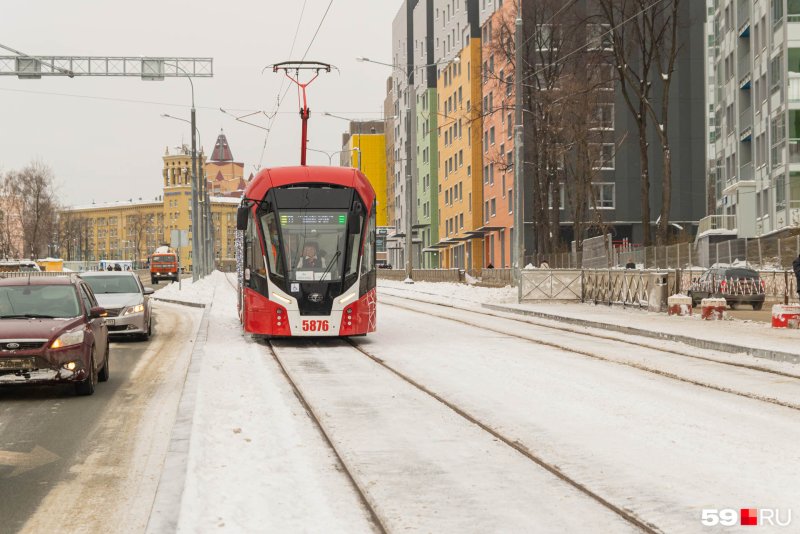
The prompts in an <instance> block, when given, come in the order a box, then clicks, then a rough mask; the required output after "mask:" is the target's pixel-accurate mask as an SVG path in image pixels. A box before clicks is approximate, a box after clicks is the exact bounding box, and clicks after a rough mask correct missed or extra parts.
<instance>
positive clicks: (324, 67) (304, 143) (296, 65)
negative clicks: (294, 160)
mask: <svg viewBox="0 0 800 534" xmlns="http://www.w3.org/2000/svg"><path fill="white" fill-rule="evenodd" d="M301 70H313V71H314V76H312V77H311V79H310V80H308V81H307V82H305V83H303V82H301V81H300V71H301ZM279 71H283V73H284V74H285V75H286V77H287V78H289V80H291V81H292V82H293V83H294V84H295V85H297V88H298V90H299V91H300V92H301V94H302V105H301V107H300V119H301V120H302V121H303V127H302V134H301V135H302V139H301V140H300V165H302V166H303V167H305V166H306V152H307V150H306V149H307V148H308V118H309V117H310V116H311V109H309V107H308V99H307V94H306V88H307V87H308V86H309V85H311V84H312V83H313V82H314V80H316V79H317V77H319V73H320V72H322V71H325V72H330V71H331V65H329V64H327V63H320V62H319V61H284V62H282V63H276V64H275V65H273V66H272V72H279ZM289 71H294V72H295V75H294V76H292V75H291V74H289Z"/></svg>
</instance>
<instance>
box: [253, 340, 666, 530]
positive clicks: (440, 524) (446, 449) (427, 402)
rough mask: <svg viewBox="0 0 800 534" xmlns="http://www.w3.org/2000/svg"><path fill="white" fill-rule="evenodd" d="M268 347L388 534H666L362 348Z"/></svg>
mask: <svg viewBox="0 0 800 534" xmlns="http://www.w3.org/2000/svg"><path fill="white" fill-rule="evenodd" d="M266 345H267V346H268V348H269V350H270V353H271V355H272V357H273V358H274V359H275V361H276V362H277V364H278V365H279V366H280V368H281V370H282V371H283V374H284V376H285V378H286V380H287V381H288V382H289V384H290V385H291V387H292V389H293V391H294V393H295V395H296V396H297V398H298V399H299V400H300V402H301V403H302V404H303V406H304V407H305V408H306V410H307V411H308V413H309V416H310V417H311V418H312V419H313V421H314V423H315V424H316V426H317V428H318V429H319V431H320V433H321V434H322V435H323V436H324V438H325V440H326V442H327V443H328V445H329V446H330V448H331V450H332V451H333V453H334V454H335V455H336V457H337V458H338V459H339V462H340V463H341V466H342V469H343V470H344V471H345V473H346V474H347V476H348V477H349V479H350V481H351V482H352V484H353V486H354V487H355V488H356V490H357V491H358V494H359V495H360V497H361V500H362V502H363V503H364V506H365V507H366V508H367V509H368V510H369V513H370V515H371V516H372V518H373V520H374V522H375V524H376V527H377V528H378V529H380V530H381V531H382V532H394V531H399V530H408V529H410V530H418V531H464V532H466V531H475V532H485V531H491V530H497V529H500V530H508V531H522V530H526V529H529V528H531V526H532V525H540V531H542V532H550V531H553V532H578V531H589V530H591V529H592V528H593V527H594V526H596V525H597V524H604V525H606V526H607V527H609V528H611V529H612V530H613V531H615V532H623V531H630V532H647V533H656V532H661V530H660V529H658V528H657V527H655V526H654V525H652V524H651V523H649V522H647V521H646V520H644V519H642V518H640V517H639V516H638V515H637V514H636V513H634V512H633V511H631V510H629V509H627V508H625V507H623V506H619V505H617V504H614V503H613V502H611V501H610V500H608V499H606V498H605V497H603V496H602V495H600V494H599V493H596V492H595V491H593V490H592V489H590V488H589V487H588V486H587V485H585V484H582V483H581V482H580V481H578V480H576V479H574V478H573V477H571V476H569V475H568V474H567V473H565V472H564V471H563V470H562V469H560V468H559V466H558V465H556V464H555V463H552V462H548V461H547V460H545V459H544V458H542V457H540V456H538V455H537V454H536V453H535V452H534V451H533V450H531V449H530V448H529V447H528V446H526V445H525V444H523V443H521V442H520V441H519V440H516V439H513V438H510V437H508V436H507V435H505V434H504V433H503V432H501V431H499V430H498V429H496V428H494V427H492V426H491V425H490V424H488V423H486V422H484V421H482V420H480V419H479V418H478V417H476V416H474V415H473V414H471V413H469V411H467V410H466V409H464V408H463V407H460V406H458V405H457V404H455V403H453V402H451V401H449V400H447V399H446V398H444V397H443V396H442V395H440V394H437V393H436V392H435V391H433V390H432V389H430V388H428V387H426V386H425V385H423V384H422V383H421V382H419V381H417V380H415V379H414V378H412V377H411V376H409V375H407V374H405V373H403V372H402V371H400V370H399V369H397V368H395V367H393V366H391V365H389V364H387V363H386V362H385V361H384V360H382V359H381V358H380V357H378V356H376V355H374V354H372V353H370V352H369V351H367V350H365V349H364V348H363V347H361V346H359V344H358V342H356V341H354V340H351V339H346V340H339V339H324V338H317V339H314V340H301V341H298V340H281V341H279V342H277V343H276V342H275V341H267V342H266ZM317 355H318V356H319V357H317ZM354 355H357V358H353V356H354ZM331 377H333V378H331ZM353 378H356V379H357V380H359V381H358V382H356V381H355V380H352V379H353ZM365 379H366V380H365ZM418 436H419V437H422V439H417V437H418ZM476 481H480V482H479V483H476ZM570 505H572V506H570Z"/></svg>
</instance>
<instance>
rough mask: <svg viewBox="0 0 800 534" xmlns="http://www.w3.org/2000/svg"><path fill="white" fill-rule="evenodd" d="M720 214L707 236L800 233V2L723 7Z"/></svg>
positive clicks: (754, 1)
mask: <svg viewBox="0 0 800 534" xmlns="http://www.w3.org/2000/svg"><path fill="white" fill-rule="evenodd" d="M713 24H714V40H715V45H716V47H715V49H714V52H715V53H716V56H715V71H716V72H715V74H716V76H715V79H714V92H715V105H716V108H715V120H714V123H715V131H714V136H713V137H714V153H715V157H716V161H715V164H714V165H713V167H712V171H713V173H714V175H715V184H714V186H715V187H714V197H715V199H716V206H715V207H716V210H715V213H713V214H709V217H707V218H706V219H704V220H703V221H702V224H701V228H700V231H701V232H711V231H716V232H719V231H725V230H727V231H728V232H729V233H732V234H736V235H738V237H755V236H764V235H767V234H773V233H776V232H783V231H787V230H789V229H791V228H796V227H798V226H800V3H798V2H793V1H791V0H789V1H787V0H770V1H767V0H716V1H715V2H714V12H713Z"/></svg>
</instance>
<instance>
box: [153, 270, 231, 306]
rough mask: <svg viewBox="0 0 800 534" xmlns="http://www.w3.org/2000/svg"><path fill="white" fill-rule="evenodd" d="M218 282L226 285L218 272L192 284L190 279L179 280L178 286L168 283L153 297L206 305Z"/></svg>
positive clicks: (222, 276) (175, 283) (211, 297)
mask: <svg viewBox="0 0 800 534" xmlns="http://www.w3.org/2000/svg"><path fill="white" fill-rule="evenodd" d="M220 282H221V283H223V284H227V282H226V281H225V275H224V274H222V273H221V272H219V271H214V272H213V273H211V274H210V275H208V276H206V277H205V278H201V279H200V280H198V281H197V282H192V279H191V278H187V279H184V280H181V283H180V284H178V282H170V284H169V285H167V287H165V288H162V289H159V290H157V291H156V292H155V293H154V294H153V297H155V298H156V299H168V300H177V301H180V302H191V303H194V304H206V305H208V304H210V303H211V300H212V299H213V297H214V287H216V286H217V285H218V284H219V283H220Z"/></svg>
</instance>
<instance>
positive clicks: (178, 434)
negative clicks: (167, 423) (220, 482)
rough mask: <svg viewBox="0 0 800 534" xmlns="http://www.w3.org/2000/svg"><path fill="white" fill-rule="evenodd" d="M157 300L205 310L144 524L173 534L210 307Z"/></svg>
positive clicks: (154, 532)
mask: <svg viewBox="0 0 800 534" xmlns="http://www.w3.org/2000/svg"><path fill="white" fill-rule="evenodd" d="M160 300H162V301H164V302H172V303H174V304H184V305H187V306H193V307H202V308H205V310H204V311H203V318H202V319H201V320H200V327H199V328H198V329H197V336H196V337H195V340H194V347H193V348H192V354H191V356H190V361H189V366H188V368H187V370H186V380H185V381H184V383H183V392H182V393H181V398H180V401H179V402H178V411H177V413H176V416H175V423H174V424H173V426H172V435H171V436H170V440H169V447H168V448H167V454H166V457H165V458H164V466H163V468H162V470H161V476H160V477H159V479H158V488H157V489H156V495H155V498H154V499H153V506H152V508H151V509H150V517H149V518H148V520H147V527H146V529H145V532H147V533H148V534H162V533H164V532H175V531H176V530H177V528H178V519H179V518H180V511H181V501H182V499H183V491H184V487H185V485H186V475H187V472H188V466H189V445H190V443H191V437H192V428H193V426H194V410H195V401H196V399H197V389H198V386H199V380H200V377H199V375H200V370H201V369H202V362H203V356H204V355H205V344H206V341H207V340H208V323H209V311H210V310H211V307H210V306H209V307H206V306H205V304H202V305H200V306H198V305H197V304H195V303H185V302H180V301H171V300H166V299H160Z"/></svg>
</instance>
